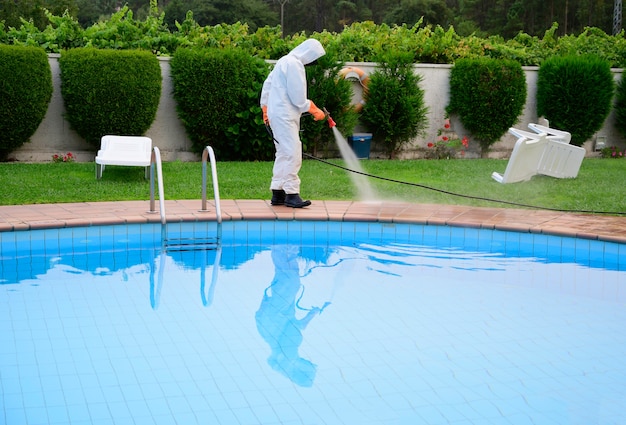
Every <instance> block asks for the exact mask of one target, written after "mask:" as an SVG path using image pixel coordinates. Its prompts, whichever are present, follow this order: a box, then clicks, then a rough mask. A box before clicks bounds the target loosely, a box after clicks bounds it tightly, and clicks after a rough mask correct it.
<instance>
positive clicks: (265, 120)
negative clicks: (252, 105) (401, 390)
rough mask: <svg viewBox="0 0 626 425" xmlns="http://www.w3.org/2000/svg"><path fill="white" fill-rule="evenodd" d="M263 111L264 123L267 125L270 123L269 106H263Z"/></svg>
mask: <svg viewBox="0 0 626 425" xmlns="http://www.w3.org/2000/svg"><path fill="white" fill-rule="evenodd" d="M261 109H262V110H263V122H264V123H266V124H267V123H268V122H269V121H270V120H269V118H267V106H266V105H263V106H261Z"/></svg>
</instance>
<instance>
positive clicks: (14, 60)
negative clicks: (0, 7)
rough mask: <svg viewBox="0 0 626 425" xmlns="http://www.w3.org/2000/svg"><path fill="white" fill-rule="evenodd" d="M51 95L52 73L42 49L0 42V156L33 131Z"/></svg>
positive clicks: (42, 117)
mask: <svg viewBox="0 0 626 425" xmlns="http://www.w3.org/2000/svg"><path fill="white" fill-rule="evenodd" d="M51 96H52V74H51V72H50V65H49V64H48V58H47V56H46V53H45V52H44V50H43V49H41V48H39V47H20V46H3V45H0V99H2V102H0V135H1V136H0V160H4V159H6V157H7V156H8V154H9V153H10V152H11V151H12V150H14V149H16V148H19V147H20V146H22V145H23V144H24V143H26V142H27V141H28V139H29V138H30V137H31V136H32V135H33V134H34V133H35V131H37V128H38V127H39V124H41V122H42V121H43V119H44V116H45V114H46V111H47V110H48V102H49V101H50V97H51Z"/></svg>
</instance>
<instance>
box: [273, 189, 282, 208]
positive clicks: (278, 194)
mask: <svg viewBox="0 0 626 425" xmlns="http://www.w3.org/2000/svg"><path fill="white" fill-rule="evenodd" d="M285 196H286V194H285V191H284V190H282V189H279V190H274V189H272V201H271V202H272V205H285Z"/></svg>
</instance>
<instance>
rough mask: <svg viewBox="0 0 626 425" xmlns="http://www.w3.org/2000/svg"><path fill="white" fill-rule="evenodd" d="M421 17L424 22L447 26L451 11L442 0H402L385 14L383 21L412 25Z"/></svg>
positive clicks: (450, 19)
mask: <svg viewBox="0 0 626 425" xmlns="http://www.w3.org/2000/svg"><path fill="white" fill-rule="evenodd" d="M422 18H423V21H424V23H425V24H432V25H441V26H448V25H450V22H451V21H452V11H451V10H450V9H448V6H447V5H446V3H445V1H444V0H402V1H401V2H400V4H398V5H397V6H396V7H394V8H393V9H391V10H389V11H388V12H387V14H386V15H385V19H384V21H385V23H386V24H389V25H392V24H397V25H401V24H407V25H409V26H413V25H415V24H416V23H418V22H420V19H422Z"/></svg>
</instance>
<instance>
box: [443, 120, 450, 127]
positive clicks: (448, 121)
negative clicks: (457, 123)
mask: <svg viewBox="0 0 626 425" xmlns="http://www.w3.org/2000/svg"><path fill="white" fill-rule="evenodd" d="M443 128H445V129H448V128H450V120H449V119H448V120H445V121H444V122H443Z"/></svg>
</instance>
